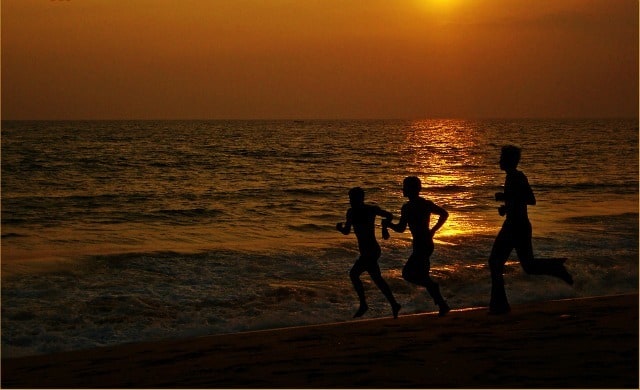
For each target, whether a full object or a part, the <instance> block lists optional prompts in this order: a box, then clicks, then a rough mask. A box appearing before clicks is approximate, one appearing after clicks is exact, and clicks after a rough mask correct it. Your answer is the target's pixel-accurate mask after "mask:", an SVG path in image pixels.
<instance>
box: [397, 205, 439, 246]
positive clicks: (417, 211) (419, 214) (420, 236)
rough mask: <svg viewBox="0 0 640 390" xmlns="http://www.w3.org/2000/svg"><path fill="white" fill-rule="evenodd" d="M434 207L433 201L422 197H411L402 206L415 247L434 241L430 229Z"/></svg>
mask: <svg viewBox="0 0 640 390" xmlns="http://www.w3.org/2000/svg"><path fill="white" fill-rule="evenodd" d="M434 207H435V205H434V203H433V202H431V201H430V200H426V199H424V198H422V197H418V198H415V199H411V200H409V201H408V202H407V203H405V204H404V205H403V206H402V211H401V212H402V215H403V216H405V218H406V219H407V224H408V225H409V230H411V235H412V236H413V247H414V248H416V247H418V248H419V247H424V246H426V245H429V244H432V242H433V239H432V237H431V233H430V231H429V220H430V219H431V212H432V210H433V208H434Z"/></svg>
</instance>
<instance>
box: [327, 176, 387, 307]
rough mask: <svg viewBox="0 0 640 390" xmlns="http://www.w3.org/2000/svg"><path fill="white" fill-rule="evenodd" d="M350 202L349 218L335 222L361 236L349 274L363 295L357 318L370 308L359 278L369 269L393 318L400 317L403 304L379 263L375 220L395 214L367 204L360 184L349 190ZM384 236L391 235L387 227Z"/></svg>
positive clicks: (359, 292)
mask: <svg viewBox="0 0 640 390" xmlns="http://www.w3.org/2000/svg"><path fill="white" fill-rule="evenodd" d="M349 201H350V203H351V208H350V209H349V210H347V221H346V223H344V225H343V224H342V222H339V223H338V224H336V229H338V231H339V232H341V233H342V234H344V235H347V234H349V232H351V227H352V226H353V231H354V233H355V234H356V237H357V238H358V249H359V250H360V257H359V258H358V260H356V262H355V264H354V265H353V267H352V268H351V271H349V277H350V278H351V282H352V283H353V287H354V288H355V290H356V292H357V293H358V298H360V308H359V309H358V311H357V312H356V313H355V314H354V316H353V317H354V318H356V317H361V316H362V315H363V314H364V313H365V312H366V311H367V309H368V308H369V307H368V306H367V301H366V299H365V295H364V286H363V285H362V281H361V280H360V275H362V273H363V272H365V271H366V272H368V273H369V276H371V279H373V281H374V283H375V284H376V286H378V288H379V289H380V291H382V293H383V294H384V296H385V297H386V298H387V300H388V301H389V303H390V304H391V311H392V312H393V318H398V312H399V311H400V304H398V302H396V299H395V298H394V297H393V293H392V292H391V289H390V288H389V285H388V284H387V282H385V280H384V279H383V278H382V274H381V273H380V266H379V265H378V259H379V258H380V254H381V251H380V245H379V244H378V241H377V240H376V236H375V220H376V216H378V215H379V216H381V217H384V218H387V219H391V218H393V215H392V214H391V213H390V212H388V211H385V210H382V209H381V208H380V207H378V206H375V205H368V204H365V203H364V190H363V189H362V188H360V187H355V188H352V189H351V190H350V191H349ZM383 237H385V239H386V238H388V237H389V236H388V233H386V229H383Z"/></svg>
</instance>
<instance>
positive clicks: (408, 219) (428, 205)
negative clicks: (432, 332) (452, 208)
mask: <svg viewBox="0 0 640 390" xmlns="http://www.w3.org/2000/svg"><path fill="white" fill-rule="evenodd" d="M421 189H422V184H421V183H420V179H419V178H417V177H416V176H409V177H407V178H405V179H404V182H403V185H402V192H403V194H404V196H406V197H407V198H409V201H408V202H407V203H405V204H404V205H403V206H402V210H401V212H400V221H399V222H398V223H397V224H394V223H392V222H391V220H389V219H387V220H383V221H382V224H383V226H387V227H390V228H391V229H393V230H394V231H396V232H398V233H402V232H404V231H405V229H406V228H407V225H409V230H411V234H412V235H413V253H411V256H410V257H409V260H407V263H406V264H405V266H404V268H403V269H402V277H403V278H404V280H406V281H408V282H410V283H413V284H417V285H419V286H423V287H425V288H426V289H427V291H428V292H429V294H430V295H431V297H432V298H433V300H434V302H435V304H436V305H438V307H439V308H440V310H439V315H440V316H443V315H445V314H447V313H448V312H449V310H451V309H450V308H449V305H447V302H446V301H445V300H444V298H443V297H442V295H441V294H440V288H439V287H438V284H437V283H436V282H434V281H433V280H432V279H431V278H430V277H429V269H430V268H431V263H430V261H429V258H430V257H431V254H432V253H433V249H434V245H433V235H434V234H435V233H436V231H438V229H440V228H441V227H442V225H444V223H445V221H446V220H447V218H448V217H449V213H448V212H447V211H446V210H445V209H443V208H442V207H439V206H437V205H436V204H435V203H433V202H432V201H430V200H427V199H425V198H423V197H421V196H420V190H421ZM431 214H436V215H438V216H439V218H438V221H437V222H436V224H435V225H433V227H432V228H431V229H430V228H429V219H430V218H431Z"/></svg>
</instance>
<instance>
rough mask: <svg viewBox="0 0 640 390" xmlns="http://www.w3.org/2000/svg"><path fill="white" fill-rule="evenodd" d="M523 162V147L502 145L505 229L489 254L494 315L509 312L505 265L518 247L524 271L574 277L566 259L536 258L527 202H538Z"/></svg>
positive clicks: (498, 197) (570, 280) (500, 196)
mask: <svg viewBox="0 0 640 390" xmlns="http://www.w3.org/2000/svg"><path fill="white" fill-rule="evenodd" d="M519 162H520V148H518V147H515V146H512V145H509V146H503V147H502V153H501V155H500V169H502V170H503V171H505V172H506V174H507V177H506V179H505V181H504V192H498V193H496V200H497V201H499V202H504V205H502V206H500V207H499V208H498V212H499V213H500V215H501V216H505V215H506V219H505V221H504V223H503V224H502V229H500V233H498V236H497V237H496V240H495V242H494V243H493V248H492V249H491V255H490V257H489V268H490V270H491V302H490V304H489V312H490V313H491V314H504V313H508V312H509V311H510V310H511V308H510V307H509V302H508V301H507V294H506V292H505V289H504V276H503V273H504V265H505V263H506V262H507V259H508V258H509V255H510V254H511V251H512V250H513V249H514V248H515V250H516V253H517V255H518V259H519V260H520V264H521V265H522V268H523V269H524V271H525V272H526V273H528V274H533V275H552V276H555V277H558V278H560V279H562V280H564V281H565V282H567V283H568V284H573V278H572V277H571V275H570V274H569V272H567V270H566V268H565V267H564V262H565V260H566V259H534V258H533V246H532V244H531V222H529V216H528V214H527V205H532V206H533V205H535V204H536V198H535V196H534V195H533V190H531V186H529V181H528V180H527V177H526V176H525V174H524V173H522V172H521V171H518V170H517V169H516V168H517V166H518V163H519Z"/></svg>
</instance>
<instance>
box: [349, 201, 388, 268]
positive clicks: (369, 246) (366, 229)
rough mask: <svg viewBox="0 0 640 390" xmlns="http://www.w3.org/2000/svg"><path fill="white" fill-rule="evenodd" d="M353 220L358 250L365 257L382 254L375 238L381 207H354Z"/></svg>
mask: <svg viewBox="0 0 640 390" xmlns="http://www.w3.org/2000/svg"><path fill="white" fill-rule="evenodd" d="M349 212H350V213H351V220H352V223H353V232H354V233H355V234H356V237H357V238H358V248H359V249H360V253H361V254H363V255H365V256H366V255H376V254H379V253H380V245H379V244H378V241H377V240H376V236H375V219H376V216H377V215H380V213H381V210H380V207H378V206H374V205H367V204H365V205H362V206H358V207H352V208H351V209H350V210H349Z"/></svg>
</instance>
